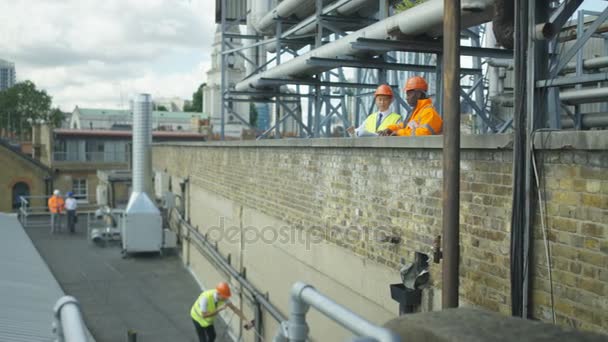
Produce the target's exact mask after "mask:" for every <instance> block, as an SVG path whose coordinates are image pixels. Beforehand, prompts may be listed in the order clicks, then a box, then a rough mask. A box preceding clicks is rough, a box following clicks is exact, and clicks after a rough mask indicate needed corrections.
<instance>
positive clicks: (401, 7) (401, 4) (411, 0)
mask: <svg viewBox="0 0 608 342" xmlns="http://www.w3.org/2000/svg"><path fill="white" fill-rule="evenodd" d="M424 1H425V0H401V1H398V3H397V4H395V11H396V12H397V13H399V12H403V11H405V10H408V9H410V8H412V7H414V6H416V5H420V4H421V3H423V2H424Z"/></svg>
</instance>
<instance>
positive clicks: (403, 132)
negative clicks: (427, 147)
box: [388, 76, 443, 136]
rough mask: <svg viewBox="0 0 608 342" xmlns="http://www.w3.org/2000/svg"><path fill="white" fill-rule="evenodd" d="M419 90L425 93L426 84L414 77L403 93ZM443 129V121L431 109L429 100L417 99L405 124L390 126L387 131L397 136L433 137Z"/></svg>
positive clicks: (408, 82) (433, 109)
mask: <svg viewBox="0 0 608 342" xmlns="http://www.w3.org/2000/svg"><path fill="white" fill-rule="evenodd" d="M409 90H421V91H424V92H425V93H426V92H427V91H428V84H427V83H426V81H425V80H424V78H422V77H420V76H414V77H412V78H410V79H409V80H408V81H407V83H406V85H405V88H404V91H406V92H407V91H409ZM442 127H443V119H441V116H439V113H437V111H436V110H435V107H433V102H432V100H431V99H428V98H427V99H418V101H417V102H416V108H414V111H413V112H412V115H411V116H410V119H409V121H408V122H407V123H403V122H401V123H398V124H394V125H390V126H389V127H388V129H389V130H390V131H391V132H394V133H395V134H396V135H398V136H420V135H435V134H441V130H442Z"/></svg>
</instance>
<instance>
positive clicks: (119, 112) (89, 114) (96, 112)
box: [74, 107, 209, 120]
mask: <svg viewBox="0 0 608 342" xmlns="http://www.w3.org/2000/svg"><path fill="white" fill-rule="evenodd" d="M76 109H77V110H78V112H79V113H80V117H81V118H82V119H85V120H86V119H87V118H98V117H104V116H107V117H111V116H129V117H131V116H132V112H131V111H130V110H128V109H105V108H80V107H76ZM76 109H74V111H76ZM194 116H197V117H199V118H202V117H208V116H209V115H207V114H203V113H199V112H165V111H156V110H155V111H152V117H153V118H154V119H162V118H166V119H182V120H183V119H190V118H192V117H194Z"/></svg>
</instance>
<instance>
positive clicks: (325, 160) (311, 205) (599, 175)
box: [153, 145, 608, 332]
mask: <svg viewBox="0 0 608 342" xmlns="http://www.w3.org/2000/svg"><path fill="white" fill-rule="evenodd" d="M538 155H539V157H540V158H539V168H540V173H541V178H542V184H541V188H542V189H543V198H544V200H546V206H545V207H546V216H547V217H546V223H547V227H548V231H547V234H548V240H549V247H550V250H551V258H552V275H553V291H554V293H555V296H554V298H555V307H556V311H557V319H558V322H559V323H560V324H562V325H568V326H573V327H577V328H582V329H588V330H595V331H602V332H608V300H607V299H606V298H608V271H606V270H607V269H608V158H607V157H606V156H607V152H606V151H601V152H592V151H576V150H570V151H554V150H548V151H543V152H538ZM461 158H462V161H461V207H460V210H461V216H460V228H461V279H460V283H461V288H460V294H461V297H462V298H463V299H464V300H466V301H467V302H469V303H473V304H476V305H480V306H483V307H486V308H489V309H492V310H495V311H499V312H502V313H505V314H508V313H510V301H511V299H510V281H509V279H510V271H509V270H510V261H509V260H510V256H509V254H510V245H509V244H510V220H511V206H512V199H511V195H512V194H511V192H512V160H513V156H512V151H511V150H494V149H478V150H463V151H462V153H461ZM153 160H154V165H155V168H156V169H167V171H168V172H169V173H170V174H172V175H175V176H178V177H182V178H186V177H190V181H191V182H192V183H193V184H195V185H196V186H197V187H202V188H204V189H205V190H207V191H210V192H213V193H216V194H218V195H220V196H223V197H225V198H228V199H230V200H233V201H236V202H238V203H241V204H242V205H244V206H247V207H249V208H252V209H255V210H259V211H260V212H262V213H264V214H267V215H270V216H273V217H276V218H279V219H281V220H282V221H284V222H287V223H289V224H290V225H292V226H294V227H300V228H301V229H304V230H312V229H315V230H316V231H318V232H320V233H321V234H322V235H323V237H324V238H325V239H326V240H328V241H330V242H333V243H335V244H336V245H339V246H342V247H344V248H348V249H350V250H352V251H353V252H355V253H356V254H358V255H360V256H362V257H365V258H368V259H369V260H374V261H377V262H380V263H383V264H385V265H386V266H387V267H390V268H393V269H398V267H399V262H400V258H402V257H404V258H406V259H408V260H411V259H412V257H413V253H414V252H415V251H421V252H425V253H429V254H430V252H431V246H432V243H433V239H434V237H435V236H437V235H440V234H441V221H442V217H441V212H442V209H441V203H442V201H441V196H442V155H441V150H438V149H405V148H330V147H302V146H299V147H285V146H273V147H263V146H257V147H251V146H247V147H238V146H234V145H233V146H225V147H222V146H168V145H156V146H155V147H154V155H153ZM535 221H536V224H535V229H534V232H533V234H534V243H533V252H534V258H533V260H532V265H531V266H530V267H531V269H532V273H533V282H532V283H533V284H532V285H533V288H532V301H533V308H532V311H533V315H534V316H535V317H537V318H540V319H542V320H551V317H552V314H551V300H550V298H551V297H550V290H551V286H550V282H549V274H548V272H547V267H546V264H547V263H546V258H545V249H544V242H543V240H542V237H543V234H542V230H541V228H540V220H539V213H537V217H536V220H535ZM355 228H357V229H355ZM379 231H383V232H389V233H390V234H393V235H398V236H400V237H401V238H402V243H401V244H399V245H391V244H386V243H380V242H378V241H377V239H376V237H377V235H378V232H379ZM362 235H363V236H368V237H367V238H361V236H362ZM440 272H441V268H440V267H439V266H438V265H437V264H432V266H431V274H432V279H433V285H434V286H435V287H441V275H440Z"/></svg>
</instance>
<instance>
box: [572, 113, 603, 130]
mask: <svg viewBox="0 0 608 342" xmlns="http://www.w3.org/2000/svg"><path fill="white" fill-rule="evenodd" d="M581 117H582V124H583V127H582V128H583V129H589V128H592V127H608V113H586V114H581ZM561 121H562V128H574V121H573V120H572V118H571V117H569V116H567V115H562V117H561Z"/></svg>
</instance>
